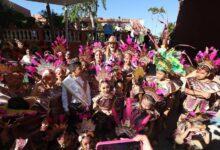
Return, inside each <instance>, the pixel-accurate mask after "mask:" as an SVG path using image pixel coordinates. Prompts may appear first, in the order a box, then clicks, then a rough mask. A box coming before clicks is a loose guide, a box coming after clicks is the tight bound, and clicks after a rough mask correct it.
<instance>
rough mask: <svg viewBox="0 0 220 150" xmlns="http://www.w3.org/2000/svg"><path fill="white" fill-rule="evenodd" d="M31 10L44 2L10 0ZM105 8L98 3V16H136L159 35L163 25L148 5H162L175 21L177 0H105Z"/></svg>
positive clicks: (57, 8) (36, 10)
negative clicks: (149, 10)
mask: <svg viewBox="0 0 220 150" xmlns="http://www.w3.org/2000/svg"><path fill="white" fill-rule="evenodd" d="M11 1H12V2H15V3H17V4H19V5H21V6H23V7H25V8H27V9H29V10H30V11H31V14H36V13H39V12H40V11H41V10H45V6H46V5H45V4H44V3H38V2H30V1H27V0H11ZM106 1H107V10H104V9H103V7H102V5H101V4H100V7H99V10H98V17H103V18H118V17H119V16H120V17H121V18H132V19H133V18H137V19H143V20H144V25H145V26H146V27H147V28H149V29H150V30H151V31H152V32H153V34H156V35H159V34H160V33H161V32H162V30H163V26H162V25H161V24H160V23H159V22H158V21H157V19H156V17H154V16H153V15H152V14H151V13H149V12H148V9H149V8H150V7H162V6H163V7H164V8H165V10H166V15H165V16H166V17H165V18H168V20H169V22H175V21H176V19H177V15H178V8H179V2H178V0H106ZM51 9H52V10H53V11H55V12H57V13H63V10H62V6H58V5H51Z"/></svg>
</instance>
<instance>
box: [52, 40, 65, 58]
mask: <svg viewBox="0 0 220 150" xmlns="http://www.w3.org/2000/svg"><path fill="white" fill-rule="evenodd" d="M52 50H53V52H54V54H55V55H56V54H57V53H58V52H62V53H63V54H65V53H66V50H67V41H66V39H65V38H64V36H57V38H56V40H55V41H54V42H53V43H52Z"/></svg>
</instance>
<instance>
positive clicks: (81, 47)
mask: <svg viewBox="0 0 220 150" xmlns="http://www.w3.org/2000/svg"><path fill="white" fill-rule="evenodd" d="M79 54H80V55H82V54H83V46H82V45H80V46H79Z"/></svg>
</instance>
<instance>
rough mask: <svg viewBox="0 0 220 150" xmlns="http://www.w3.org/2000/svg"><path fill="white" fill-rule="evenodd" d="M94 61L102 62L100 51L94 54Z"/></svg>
mask: <svg viewBox="0 0 220 150" xmlns="http://www.w3.org/2000/svg"><path fill="white" fill-rule="evenodd" d="M95 60H96V61H97V62H99V61H102V52H101V51H97V52H96V53H95Z"/></svg>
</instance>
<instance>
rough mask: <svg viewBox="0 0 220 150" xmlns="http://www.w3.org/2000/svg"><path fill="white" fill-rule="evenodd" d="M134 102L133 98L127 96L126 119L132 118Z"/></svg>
mask: <svg viewBox="0 0 220 150" xmlns="http://www.w3.org/2000/svg"><path fill="white" fill-rule="evenodd" d="M132 102H133V99H132V98H127V100H126V110H125V118H124V119H130V118H131V112H132Z"/></svg>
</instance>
